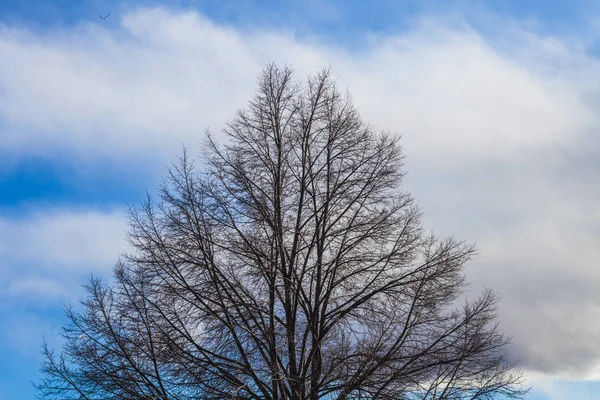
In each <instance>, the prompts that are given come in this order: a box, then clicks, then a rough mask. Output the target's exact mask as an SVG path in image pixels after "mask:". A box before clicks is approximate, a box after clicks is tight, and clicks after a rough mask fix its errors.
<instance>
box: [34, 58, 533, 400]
mask: <svg viewBox="0 0 600 400" xmlns="http://www.w3.org/2000/svg"><path fill="white" fill-rule="evenodd" d="M224 132H225V134H226V136H227V140H226V144H217V143H216V141H214V140H213V139H212V138H211V136H210V135H207V139H206V146H204V149H205V151H204V154H203V160H204V163H203V168H201V169H200V170H197V169H195V168H194V165H193V164H194V163H193V162H192V161H190V159H189V158H188V155H187V152H185V151H184V154H183V156H182V157H181V159H180V162H179V163H177V164H175V165H174V166H173V167H172V168H171V169H170V170H169V175H168V178H167V179H165V181H164V183H163V184H162V185H161V188H160V201H159V202H158V203H156V204H155V203H153V201H152V200H151V199H150V198H148V200H147V201H146V202H144V203H142V205H141V206H139V207H135V208H132V209H131V210H130V217H131V218H130V220H131V228H130V232H129V240H130V243H131V245H132V246H133V249H134V251H132V253H131V254H128V255H125V256H123V259H122V260H121V261H120V262H119V263H118V264H117V265H116V267H115V278H116V281H115V283H114V284H113V285H112V286H109V285H105V284H103V283H102V282H100V281H99V280H96V279H93V280H92V281H91V283H90V284H89V286H88V287H87V289H88V291H89V297H88V298H87V300H85V301H84V302H83V303H82V304H83V307H82V308H81V309H80V310H78V311H76V310H74V309H73V308H69V309H68V310H67V315H68V318H69V321H70V322H69V325H68V326H67V327H66V328H65V330H64V338H65V342H64V345H63V348H62V351H61V352H60V353H59V354H55V353H54V352H53V351H52V350H51V349H49V348H48V346H47V345H44V352H45V361H44V362H43V365H42V370H43V372H44V376H45V378H44V380H43V381H42V382H41V383H40V384H39V385H38V389H39V393H40V397H42V398H47V399H90V400H91V399H164V400H166V399H169V400H171V399H182V400H183V399H294V400H296V399H311V400H316V399H340V400H341V399H394V400H397V399H406V400H409V399H491V398H496V397H497V396H507V397H511V398H519V397H522V395H523V394H524V393H525V390H523V389H522V388H521V376H520V374H519V373H518V371H515V370H514V365H513V364H511V363H509V362H508V361H507V360H505V358H504V357H503V349H504V346H505V345H506V343H507V339H506V338H505V336H503V335H502V334H501V333H500V332H499V331H498V330H497V323H496V314H495V310H496V297H495V295H494V294H493V293H492V292H491V291H489V290H486V291H484V292H483V293H482V294H481V295H480V297H478V298H477V299H475V300H472V301H470V302H469V301H465V302H464V303H463V302H462V301H461V300H460V299H461V296H462V295H463V294H464V286H465V276H464V271H463V267H464V264H465V262H467V261H468V260H469V259H470V258H471V256H472V255H473V254H474V248H473V247H472V246H470V245H468V244H465V243H464V242H460V241H457V240H455V239H453V238H446V239H439V238H436V237H434V236H432V235H430V234H427V232H425V231H424V229H423V227H422V225H421V222H420V219H421V215H420V213H419V210H418V208H417V207H416V205H415V203H414V200H413V199H412V198H411V196H410V195H408V194H407V193H404V192H402V190H401V187H400V185H401V180H402V177H403V172H402V154H401V149H400V146H399V143H398V142H399V136H398V135H392V134H387V133H381V134H379V133H375V132H373V130H372V129H371V128H370V127H369V126H368V125H367V124H365V123H364V122H363V121H362V120H361V118H360V116H359V115H358V113H357V111H356V110H355V109H354V108H353V106H352V103H351V100H350V98H349V96H348V95H347V94H346V95H345V94H343V93H340V92H339V91H338V89H337V88H336V86H335V83H334V82H333V80H332V78H331V77H330V74H329V73H328V72H327V71H322V72H320V73H318V74H316V75H315V76H313V77H310V78H309V79H308V81H307V82H305V83H297V82H295V81H293V79H292V72H291V71H290V70H289V69H279V68H277V67H276V66H274V65H270V66H268V67H267V68H266V69H265V70H264V72H263V73H262V75H261V76H260V77H259V89H258V94H257V95H256V96H255V97H254V99H253V100H252V101H251V102H250V103H249V106H248V108H247V110H244V111H240V112H238V114H237V115H236V117H235V118H234V119H233V120H232V121H230V122H229V123H228V124H227V127H226V129H225V130H224ZM461 304H462V305H461Z"/></svg>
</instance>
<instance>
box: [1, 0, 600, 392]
mask: <svg viewBox="0 0 600 400" xmlns="http://www.w3.org/2000/svg"><path fill="white" fill-rule="evenodd" d="M108 13H110V15H109V16H108V17H107V18H106V19H101V18H99V15H102V16H105V15H107V14H108ZM599 21H600V6H599V5H597V4H595V3H594V2H592V1H568V2H567V1H554V0H529V1H506V0H497V1H494V0H488V1H481V2H477V1H453V0H448V1H441V0H440V1H435V2H434V1H416V0H415V1H411V0H371V1H367V0H362V1H359V0H347V1H341V0H340V1H333V0H306V1H303V2H299V1H292V0H268V1H258V0H257V1H245V0H240V1H234V0H227V1H224V0H214V1H210V0H206V1H200V0H198V1H163V2H160V1H144V2H139V3H136V2H135V1H121V0H106V1H101V0H47V1H44V2H39V1H33V0H31V1H30V0H27V1H25V0H23V1H19V0H0V360H2V362H1V363H0V400H4V399H6V400H9V399H10V400H21V399H31V398H33V397H34V394H35V392H34V389H33V387H32V385H31V382H36V381H37V380H38V379H39V377H40V376H39V373H38V365H39V361H40V358H41V357H40V350H41V343H42V338H45V339H46V340H47V341H48V342H49V343H50V344H58V343H59V334H60V330H61V327H62V325H63V324H64V322H65V319H64V317H63V314H62V308H63V306H64V305H65V304H67V303H77V301H78V300H79V299H80V298H81V296H82V294H83V291H82V289H81V285H82V284H84V283H85V282H86V280H87V279H88V278H89V276H90V275H91V274H94V275H97V276H101V277H105V278H107V279H110V276H111V269H112V266H113V265H114V263H115V262H116V260H117V258H118V256H119V254H120V253H122V252H124V251H127V245H126V242H125V232H126V230H127V219H126V217H125V210H126V208H127V205H128V204H135V203H137V202H138V201H139V200H140V199H143V198H144V197H145V195H146V193H147V192H148V193H151V194H152V193H153V192H154V191H155V190H156V187H157V185H158V183H159V181H160V178H161V177H162V176H163V175H164V174H165V167H166V166H167V165H168V164H170V163H171V162H172V161H175V160H176V158H177V156H179V155H180V154H181V149H182V147H183V146H184V145H185V146H187V147H188V148H189V149H190V151H191V154H194V153H195V154H198V153H199V152H200V147H199V146H200V141H201V140H202V138H203V132H204V131H205V130H206V129H209V130H210V131H211V132H213V133H214V134H215V135H217V137H218V135H219V132H220V129H221V128H222V127H223V126H224V123H225V122H226V121H227V120H228V119H229V118H231V117H232V116H233V115H234V112H235V111H236V110H237V109H239V108H242V107H244V106H245V104H246V102H247V101H248V100H249V99H250V97H251V95H252V94H253V92H254V89H255V83H256V76H257V74H258V73H259V72H260V70H261V69H262V68H263V67H264V66H265V65H266V64H267V63H268V62H270V61H274V62H276V63H278V64H280V65H284V64H287V65H291V66H292V67H293V68H294V70H295V73H296V76H297V77H298V78H304V77H306V76H307V75H308V74H310V73H312V72H314V71H316V70H318V69H320V68H322V67H330V68H331V71H332V73H333V74H334V75H335V76H336V77H337V83H338V85H339V86H340V87H342V88H347V89H348V91H349V92H350V93H351V94H352V96H353V99H354V103H355V105H356V107H357V108H358V110H359V111H360V112H361V115H362V116H363V118H364V119H365V120H367V121H369V122H370V123H371V125H372V126H373V127H374V128H375V129H377V130H386V131H393V132H398V133H401V134H402V135H403V139H402V145H403V148H404V152H405V155H406V167H407V172H408V175H407V177H406V179H405V188H406V190H408V191H410V192H411V193H412V194H413V195H414V196H415V197H416V199H417V200H418V202H419V204H420V206H421V208H422V210H423V212H424V214H425V221H426V224H427V226H428V227H430V228H431V229H433V230H434V231H435V232H436V233H437V234H440V235H454V236H456V237H457V238H460V239H464V240H467V241H469V242H474V243H476V245H477V248H478V249H479V255H478V256H477V257H476V258H475V259H474V260H473V261H471V262H470V263H469V265H468V267H467V271H468V278H469V281H470V282H471V285H470V286H469V291H470V292H472V293H477V292H479V291H480V290H481V288H482V287H492V288H494V289H495V290H496V291H497V292H498V293H499V294H500V296H501V297H502V300H501V302H500V311H499V320H500V324H501V328H502V329H503V330H504V331H505V332H506V333H507V334H508V335H510V336H512V337H513V340H512V343H511V345H510V347H509V348H508V354H509V356H510V357H511V358H512V359H515V360H519V363H520V364H519V365H520V366H521V367H522V368H523V370H524V371H525V374H526V377H527V378H528V380H529V384H530V385H531V386H532V392H531V394H530V397H529V398H530V399H531V400H548V399H550V400H566V399H578V400H588V399H597V398H600V290H598V288H599V287H600V265H598V260H600V246H599V239H600V201H599V200H600V185H598V176H599V173H600V134H599V132H598V128H599V127H600V114H599V113H598V111H597V110H598V109H599V106H600V22H599Z"/></svg>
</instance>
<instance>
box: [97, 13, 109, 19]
mask: <svg viewBox="0 0 600 400" xmlns="http://www.w3.org/2000/svg"><path fill="white" fill-rule="evenodd" d="M109 15H110V13H108V14H106V15H105V16H104V17H103V16H102V15H100V14H98V16H99V17H100V18H101V19H106V18H108V16H109Z"/></svg>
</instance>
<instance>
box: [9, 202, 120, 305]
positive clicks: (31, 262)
mask: <svg viewBox="0 0 600 400" xmlns="http://www.w3.org/2000/svg"><path fill="white" fill-rule="evenodd" d="M126 229H127V222H126V219H125V216H124V214H123V213H122V212H120V211H112V212H101V211H89V210H84V211H67V210H53V211H45V212H38V213H33V214H30V215H25V216H24V217H21V218H17V219H9V218H0V270H1V272H0V291H2V292H4V293H6V294H8V295H10V296H21V297H27V296H33V298H35V299H37V298H40V297H42V298H43V297H46V298H48V297H50V298H52V297H58V298H61V299H63V300H64V299H69V300H72V298H71V297H72V296H73V295H79V294H80V293H81V291H80V290H79V287H80V285H81V284H83V283H84V280H83V279H85V277H86V276H89V274H91V273H94V274H98V275H100V276H107V275H108V273H109V272H110V271H111V269H112V266H113V265H114V264H115V262H116V261H117V258H118V256H119V253H120V252H123V251H125V250H126V246H127V245H126V241H125V233H126Z"/></svg>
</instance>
